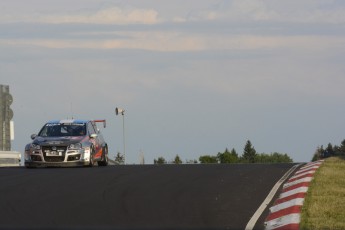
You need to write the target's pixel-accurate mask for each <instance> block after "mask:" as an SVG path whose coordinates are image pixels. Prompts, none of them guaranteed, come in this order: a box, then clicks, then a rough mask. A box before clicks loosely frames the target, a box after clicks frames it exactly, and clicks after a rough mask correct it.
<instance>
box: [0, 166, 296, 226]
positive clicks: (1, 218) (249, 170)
mask: <svg viewBox="0 0 345 230" xmlns="http://www.w3.org/2000/svg"><path fill="white" fill-rule="evenodd" d="M292 166H293V164H236V165H227V164H215V165H202V164H196V165H143V166H139V165H132V166H129V165H126V166H108V167H94V168H39V169H26V168H24V167H18V168H0V205H1V208H0V228H1V229H3V228H8V227H11V228H22V229H30V228H31V229H37V228H42V229H47V228H50V229H73V228H80V229H88V228H90V229H102V228H105V229H244V228H245V226H246V224H247V223H248V221H249V220H250V218H251V216H252V215H253V214H254V213H255V211H256V210H257V208H258V207H259V206H260V205H261V203H262V202H263V200H264V199H265V198H266V196H267V194H268V193H269V192H270V190H271V189H272V187H273V186H274V184H275V183H276V182H277V181H278V180H279V179H280V178H281V177H282V176H283V175H284V174H285V172H287V171H288V170H289V169H290V168H291V167H292ZM259 228H260V226H259Z"/></svg>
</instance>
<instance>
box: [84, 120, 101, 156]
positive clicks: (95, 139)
mask: <svg viewBox="0 0 345 230" xmlns="http://www.w3.org/2000/svg"><path fill="white" fill-rule="evenodd" d="M87 127H88V130H89V133H90V142H91V143H92V144H93V146H94V149H95V155H94V159H99V158H101V157H102V145H101V144H100V141H99V137H98V131H97V129H95V125H94V124H93V123H92V122H88V125H87ZM92 134H96V137H91V136H92Z"/></svg>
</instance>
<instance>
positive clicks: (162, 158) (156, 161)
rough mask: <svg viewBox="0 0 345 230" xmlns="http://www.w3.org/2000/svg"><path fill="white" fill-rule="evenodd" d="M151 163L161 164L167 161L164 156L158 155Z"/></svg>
mask: <svg viewBox="0 0 345 230" xmlns="http://www.w3.org/2000/svg"><path fill="white" fill-rule="evenodd" d="M153 163H154V164H155V165H163V164H166V163H167V161H166V160H165V159H164V157H158V159H157V160H156V159H154V160H153Z"/></svg>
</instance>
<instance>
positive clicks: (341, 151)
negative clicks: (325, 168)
mask: <svg viewBox="0 0 345 230" xmlns="http://www.w3.org/2000/svg"><path fill="white" fill-rule="evenodd" d="M332 156H342V157H345V139H344V140H343V141H342V142H341V143H340V145H332V144H331V143H328V145H327V147H326V148H324V146H323V145H321V146H318V147H317V148H316V150H315V153H314V155H313V158H312V161H317V160H321V159H324V158H328V157H332Z"/></svg>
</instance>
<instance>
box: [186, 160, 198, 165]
mask: <svg viewBox="0 0 345 230" xmlns="http://www.w3.org/2000/svg"><path fill="white" fill-rule="evenodd" d="M197 163H198V160H186V164H197Z"/></svg>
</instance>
